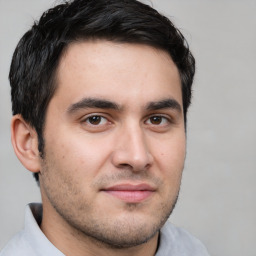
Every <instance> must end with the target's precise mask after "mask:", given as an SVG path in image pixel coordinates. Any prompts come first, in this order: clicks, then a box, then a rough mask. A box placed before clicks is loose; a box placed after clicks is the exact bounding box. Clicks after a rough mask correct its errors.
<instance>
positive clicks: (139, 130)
mask: <svg viewBox="0 0 256 256" xmlns="http://www.w3.org/2000/svg"><path fill="white" fill-rule="evenodd" d="M114 155H115V164H116V165H118V166H124V165H126V166H127V165H129V166H130V167H132V169H133V170H134V171H140V170H145V168H147V167H148V166H149V165H151V162H152V156H151V154H150V150H149V147H148V145H147V141H146V137H145V132H144V130H143V127H141V125H140V124H139V123H137V122H128V124H126V125H123V127H122V129H121V132H120V137H119V138H118V143H117V145H116V150H115V153H114Z"/></svg>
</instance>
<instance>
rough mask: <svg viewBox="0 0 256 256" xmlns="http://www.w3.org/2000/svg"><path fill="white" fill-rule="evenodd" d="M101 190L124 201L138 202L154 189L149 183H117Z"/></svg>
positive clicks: (151, 193) (148, 195)
mask: <svg viewBox="0 0 256 256" xmlns="http://www.w3.org/2000/svg"><path fill="white" fill-rule="evenodd" d="M102 191H103V192H105V193H107V194H109V195H111V196H113V197H115V198H117V199H120V200H122V201H125V202H127V203H139V202H142V201H144V200H146V199H147V198H149V197H150V196H152V195H153V194H154V192H155V191H156V189H155V188H154V187H152V186H151V185H149V184H146V183H141V184H127V183H126V184H117V185H114V186H111V187H108V188H105V189H103V190H102Z"/></svg>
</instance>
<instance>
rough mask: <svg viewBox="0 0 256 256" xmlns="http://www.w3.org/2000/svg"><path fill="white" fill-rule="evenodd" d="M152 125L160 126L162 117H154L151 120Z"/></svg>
mask: <svg viewBox="0 0 256 256" xmlns="http://www.w3.org/2000/svg"><path fill="white" fill-rule="evenodd" d="M150 121H151V123H152V124H160V123H161V121H162V117H160V116H153V117H151V118H150Z"/></svg>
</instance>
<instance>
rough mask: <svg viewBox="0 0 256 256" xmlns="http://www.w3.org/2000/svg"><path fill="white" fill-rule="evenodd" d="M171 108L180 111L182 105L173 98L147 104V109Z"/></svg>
mask: <svg viewBox="0 0 256 256" xmlns="http://www.w3.org/2000/svg"><path fill="white" fill-rule="evenodd" d="M167 108H171V109H174V110H177V111H178V112H181V111H182V108H181V105H180V104H179V103H178V101H176V100H175V99H173V98H168V99H163V100H160V101H156V102H149V103H148V104H147V107H146V109H147V110H159V109H167Z"/></svg>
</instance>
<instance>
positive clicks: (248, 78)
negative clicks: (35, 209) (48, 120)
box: [0, 0, 256, 256]
mask: <svg viewBox="0 0 256 256" xmlns="http://www.w3.org/2000/svg"><path fill="white" fill-rule="evenodd" d="M152 2H153V5H154V7H156V8H157V9H158V10H160V11H161V12H162V13H164V14H166V15H168V16H169V17H170V18H171V19H172V20H173V21H174V23H175V24H176V25H177V26H178V27H179V28H180V29H181V31H182V32H183V33H184V35H185V36H186V38H187V40H188V42H189V44H190V46H191V49H192V51H193V53H194V55H195V57H196V59H197V74H196V78H195V83H194V96H193V104H192V107H191V109H190V111H189V117H188V118H189V122H188V150H187V160H186V166H185V170H184V175H183V182H182V188H181V194H180V200H179V203H178V205H177V207H176V209H175V211H174V213H173V215H172V216H171V218H170V220H171V221H172V222H173V223H175V224H176V225H179V226H181V227H184V228H186V229H188V230H189V231H190V232H191V233H193V234H194V235H196V236H197V237H198V238H200V239H201V240H202V241H203V242H204V243H205V245H206V246H207V248H208V250H209V252H210V254H211V255H212V256H221V255H225V256H241V255H243V256H256V243H255V238H256V200H255V196H256V193H255V192H256V186H255V181H256V170H255V167H256V150H255V149H256V135H255V132H256V115H255V110H256V100H255V99H256V75H255V74H256V63H255V62H256V1H255V0H254V1H250V0H243V1H242V0H241V1H209V0H208V1H207V0H204V1H203V0H190V1H188V0H187V1H185V0H153V1H152ZM53 4H54V1H52V0H36V1H35V0H22V1H20V0H9V1H8V0H0V34H1V39H0V51H1V52H0V122H1V125H0V171H1V172H0V205H1V208H0V209H1V210H0V248H2V247H3V246H4V244H5V243H6V242H7V241H8V240H9V239H10V237H11V236H12V235H13V234H14V233H16V232H17V231H18V230H20V228H21V227H22V225H23V217H24V207H25V205H26V204H27V203H29V202H31V201H38V200H40V194H39V189H38V187H37V185H36V183H35V181H34V179H33V178H32V175H31V174H30V173H29V172H28V171H26V170H25V169H24V168H23V167H22V166H21V164H20V163H19V162H18V160H17V159H16V157H15V155H14V153H13V150H12V146H11V142H10V131H9V126H10V119H11V103H10V96H9V94H10V92H9V91H10V90H9V83H8V80H7V75H8V71H9V65H10V60H11V56H12V53H13V51H14V48H15V46H16V44H17V42H18V40H19V39H20V37H21V36H22V35H23V33H24V32H25V31H26V30H27V29H28V28H29V27H30V25H31V24H32V22H33V19H34V18H38V17H39V15H40V14H41V12H42V11H43V10H45V9H46V8H48V7H50V6H53Z"/></svg>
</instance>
